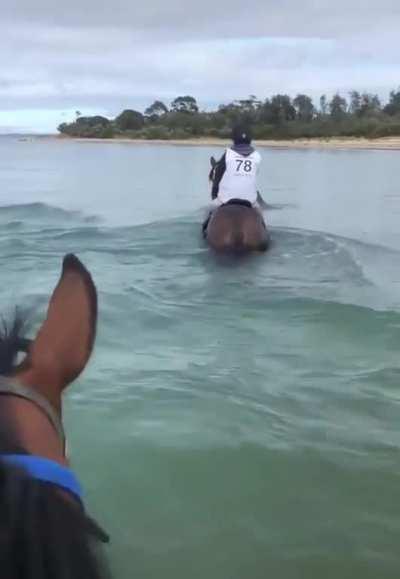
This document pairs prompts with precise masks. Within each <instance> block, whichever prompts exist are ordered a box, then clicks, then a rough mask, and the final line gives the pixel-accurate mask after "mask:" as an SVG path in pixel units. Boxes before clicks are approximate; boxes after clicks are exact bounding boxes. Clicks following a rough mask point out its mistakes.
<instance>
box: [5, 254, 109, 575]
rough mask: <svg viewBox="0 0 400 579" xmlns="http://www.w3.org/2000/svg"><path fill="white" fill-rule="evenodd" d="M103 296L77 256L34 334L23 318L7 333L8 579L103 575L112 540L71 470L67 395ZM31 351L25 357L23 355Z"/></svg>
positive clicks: (66, 265) (86, 353) (88, 347)
mask: <svg viewBox="0 0 400 579" xmlns="http://www.w3.org/2000/svg"><path fill="white" fill-rule="evenodd" d="M96 323H97V292H96V288H95V285H94V283H93V281H92V278H91V276H90V274H89V272H88V271H87V270H86V269H85V267H84V266H83V265H82V263H81V262H80V261H79V260H78V259H77V258H76V257H75V256H74V255H67V256H65V258H64V261H63V268H62V274H61V277H60V279H59V282H58V284H57V287H56V288H55V290H54V293H53V295H52V297H51V299H50V303H49V307H48V312H47V317H46V319H45V321H44V323H43V325H42V326H41V328H40V330H39V332H38V334H37V336H36V338H35V339H34V340H27V339H26V338H25V337H24V336H22V335H21V334H22V332H23V330H24V324H23V322H22V321H21V318H20V316H18V315H17V316H16V319H15V321H14V322H13V323H12V324H11V326H7V325H5V324H3V331H2V332H1V334H0V503H1V518H0V561H1V563H0V568H1V576H2V577H4V578H7V579H55V578H56V577H64V578H65V579H99V578H100V577H105V576H106V575H107V576H108V571H107V570H106V565H105V564H104V561H103V559H102V558H100V553H99V552H98V549H97V547H98V544H99V541H101V542H107V541H108V537H107V535H106V534H105V533H104V531H102V530H101V528H100V527H99V526H98V525H97V524H96V523H95V522H94V521H93V520H92V519H91V518H90V517H89V516H88V514H87V513H86V511H85V507H84V502H83V498H82V492H81V488H80V485H79V482H78V480H77V479H76V477H75V475H74V473H73V472H72V470H71V469H70V468H69V462H68V458H67V456H66V449H65V436H64V429H63V425H62V393H63V391H64V389H65V388H66V387H67V386H68V385H69V384H70V383H71V382H73V381H74V380H75V379H76V378H77V377H78V376H79V375H80V373H81V372H82V371H83V369H84V368H85V366H86V364H87V362H88V360H89V358H90V355H91V352H92V349H93V346H94V341H95V336H96ZM22 352H25V353H26V356H25V359H24V360H23V361H22V362H20V363H18V357H19V356H20V355H21V353H22Z"/></svg>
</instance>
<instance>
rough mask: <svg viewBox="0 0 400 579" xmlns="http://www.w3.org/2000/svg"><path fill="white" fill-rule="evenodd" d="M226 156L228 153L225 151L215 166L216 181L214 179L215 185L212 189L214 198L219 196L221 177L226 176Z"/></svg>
mask: <svg viewBox="0 0 400 579" xmlns="http://www.w3.org/2000/svg"><path fill="white" fill-rule="evenodd" d="M225 156H226V153H224V154H223V155H222V157H221V158H220V160H219V161H218V163H217V166H216V167H215V173H214V181H213V186H212V191H211V198H212V199H216V198H217V197H218V190H219V184H220V182H221V179H222V177H223V176H224V173H225V170H226V162H225Z"/></svg>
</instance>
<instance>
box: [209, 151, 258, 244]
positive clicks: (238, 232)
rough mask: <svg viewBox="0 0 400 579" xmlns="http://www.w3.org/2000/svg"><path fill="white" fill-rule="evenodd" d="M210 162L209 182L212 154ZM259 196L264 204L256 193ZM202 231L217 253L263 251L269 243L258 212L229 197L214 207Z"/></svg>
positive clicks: (212, 178)
mask: <svg viewBox="0 0 400 579" xmlns="http://www.w3.org/2000/svg"><path fill="white" fill-rule="evenodd" d="M210 162H211V171H210V175H209V180H210V181H211V182H213V180H214V175H215V168H216V165H217V162H216V160H215V159H214V157H211V159H210ZM259 199H260V200H261V203H262V204H264V202H263V200H262V199H261V196H260V195H259ZM203 233H204V237H205V238H206V239H207V241H208V243H209V245H210V246H211V247H212V249H214V250H215V251H217V252H227V253H248V252H251V251H266V250H267V249H268V246H269V234H268V231H267V228H266V225H265V222H264V219H263V217H262V215H261V212H260V211H259V210H258V209H256V208H254V207H252V205H251V204H250V203H248V202H246V201H241V200H240V199H233V200H232V201H230V202H229V203H226V204H224V205H221V206H220V207H217V208H216V209H214V211H213V212H212V213H211V216H210V218H209V220H208V223H207V225H206V227H205V228H204V230H203Z"/></svg>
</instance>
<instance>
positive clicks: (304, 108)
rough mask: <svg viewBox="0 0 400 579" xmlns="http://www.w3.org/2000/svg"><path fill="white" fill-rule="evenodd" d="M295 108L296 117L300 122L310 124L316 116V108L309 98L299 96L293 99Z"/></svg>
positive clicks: (302, 95)
mask: <svg viewBox="0 0 400 579" xmlns="http://www.w3.org/2000/svg"><path fill="white" fill-rule="evenodd" d="M293 106H294V108H295V109H296V117H297V119H298V120H299V121H302V122H305V123H310V122H311V121H312V120H313V118H314V115H315V107H314V105H313V102H312V100H311V99H310V97H309V96H307V95H305V94H298V95H297V97H296V98H295V99H293Z"/></svg>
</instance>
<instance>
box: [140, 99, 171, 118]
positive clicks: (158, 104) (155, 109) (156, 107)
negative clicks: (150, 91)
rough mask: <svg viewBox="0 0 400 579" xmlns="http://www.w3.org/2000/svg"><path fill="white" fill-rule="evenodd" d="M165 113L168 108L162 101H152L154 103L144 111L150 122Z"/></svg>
mask: <svg viewBox="0 0 400 579" xmlns="http://www.w3.org/2000/svg"><path fill="white" fill-rule="evenodd" d="M167 113H168V107H167V106H166V105H165V104H164V103H163V102H162V101H154V103H153V104H152V105H150V106H149V107H147V109H146V110H145V111H144V114H145V115H146V117H150V118H151V119H152V120H157V119H159V118H160V117H162V116H163V115H166V114H167Z"/></svg>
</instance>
